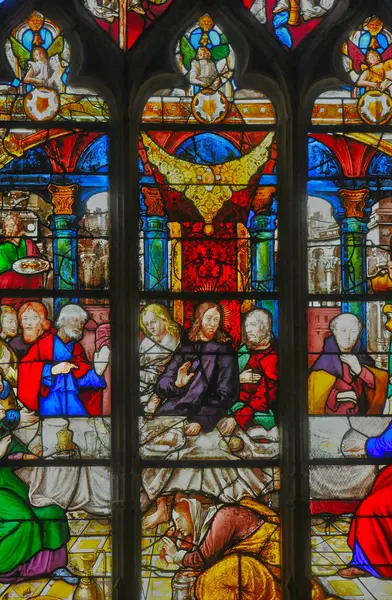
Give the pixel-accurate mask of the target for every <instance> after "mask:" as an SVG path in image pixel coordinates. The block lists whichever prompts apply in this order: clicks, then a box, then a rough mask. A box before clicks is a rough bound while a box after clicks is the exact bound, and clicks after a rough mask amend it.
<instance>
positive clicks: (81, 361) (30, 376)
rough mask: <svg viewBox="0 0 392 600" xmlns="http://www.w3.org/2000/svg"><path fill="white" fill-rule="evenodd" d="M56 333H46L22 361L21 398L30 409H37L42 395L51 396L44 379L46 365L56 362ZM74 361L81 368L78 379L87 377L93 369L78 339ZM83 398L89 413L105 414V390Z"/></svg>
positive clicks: (82, 400) (74, 373) (81, 398)
mask: <svg viewBox="0 0 392 600" xmlns="http://www.w3.org/2000/svg"><path fill="white" fill-rule="evenodd" d="M54 335H55V330H54V329H53V330H52V331H47V332H45V333H44V334H43V335H42V336H41V337H40V338H39V339H38V340H37V341H36V342H35V343H34V344H33V345H32V346H31V348H30V349H29V351H28V352H27V354H26V355H25V356H24V357H23V358H22V359H21V361H20V363H19V371H18V398H19V400H20V401H21V402H22V403H23V404H24V406H26V407H27V408H28V409H30V410H34V411H37V410H38V409H39V398H40V397H44V398H45V397H47V396H48V394H49V391H50V388H49V387H48V386H46V385H43V384H42V383H41V381H42V371H43V368H44V366H45V364H47V363H52V362H53V349H54ZM72 362H73V363H74V364H75V365H77V367H78V368H77V369H74V370H73V371H72V375H73V376H74V377H75V379H79V378H81V377H84V375H86V373H87V372H88V371H90V370H91V368H92V367H91V364H90V363H89V362H88V361H87V357H86V354H85V351H84V350H83V347H82V346H81V344H79V343H78V342H75V344H74V348H73V356H72ZM79 398H80V400H81V402H82V403H83V405H84V407H85V409H86V411H87V412H88V414H89V415H91V416H99V415H101V414H102V390H87V391H84V392H80V394H79Z"/></svg>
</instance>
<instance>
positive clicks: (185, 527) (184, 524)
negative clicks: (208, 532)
mask: <svg viewBox="0 0 392 600" xmlns="http://www.w3.org/2000/svg"><path fill="white" fill-rule="evenodd" d="M172 519H173V521H174V524H175V526H176V531H177V532H178V533H179V534H180V536H181V538H182V539H185V538H188V537H190V536H193V531H194V526H193V520H192V516H191V510H190V505H189V502H188V501H187V500H185V499H183V500H181V501H179V502H177V503H176V504H175V506H174V508H173V512H172Z"/></svg>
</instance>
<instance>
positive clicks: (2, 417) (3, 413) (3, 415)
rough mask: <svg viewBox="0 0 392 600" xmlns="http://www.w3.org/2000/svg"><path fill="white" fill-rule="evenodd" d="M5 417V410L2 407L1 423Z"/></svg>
mask: <svg viewBox="0 0 392 600" xmlns="http://www.w3.org/2000/svg"><path fill="white" fill-rule="evenodd" d="M4 417H5V408H3V407H2V406H0V421H2V420H3V419H4Z"/></svg>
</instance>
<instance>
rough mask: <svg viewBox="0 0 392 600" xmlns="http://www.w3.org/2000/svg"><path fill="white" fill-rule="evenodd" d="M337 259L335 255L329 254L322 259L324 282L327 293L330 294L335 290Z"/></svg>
mask: <svg viewBox="0 0 392 600" xmlns="http://www.w3.org/2000/svg"><path fill="white" fill-rule="evenodd" d="M337 263H338V259H337V257H336V256H329V257H327V258H326V259H325V261H324V268H325V283H326V288H327V289H326V292H327V294H332V293H333V292H335V291H336V290H335V289H334V287H335V277H334V275H335V270H336V268H337Z"/></svg>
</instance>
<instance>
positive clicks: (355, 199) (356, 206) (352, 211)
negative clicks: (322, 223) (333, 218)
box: [339, 188, 369, 326]
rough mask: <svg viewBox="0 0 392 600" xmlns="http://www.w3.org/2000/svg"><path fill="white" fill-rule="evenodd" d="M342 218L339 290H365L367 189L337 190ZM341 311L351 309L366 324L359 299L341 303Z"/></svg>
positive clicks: (361, 292) (363, 304)
mask: <svg viewBox="0 0 392 600" xmlns="http://www.w3.org/2000/svg"><path fill="white" fill-rule="evenodd" d="M339 195H340V197H341V198H342V199H343V205H344V208H345V211H346V217H345V218H344V219H343V220H342V221H341V223H340V236H341V248H342V265H341V268H342V292H343V293H345V294H353V295H355V294H364V293H366V289H367V283H366V235H367V233H368V227H367V222H366V221H365V217H364V210H363V209H364V208H365V205H366V199H367V197H368V195H369V189H368V188H361V189H358V190H350V189H341V190H339ZM342 312H351V313H354V314H355V315H357V317H358V318H359V319H360V320H361V321H362V323H363V324H364V325H365V326H366V305H365V303H363V302H357V301H354V302H342Z"/></svg>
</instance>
